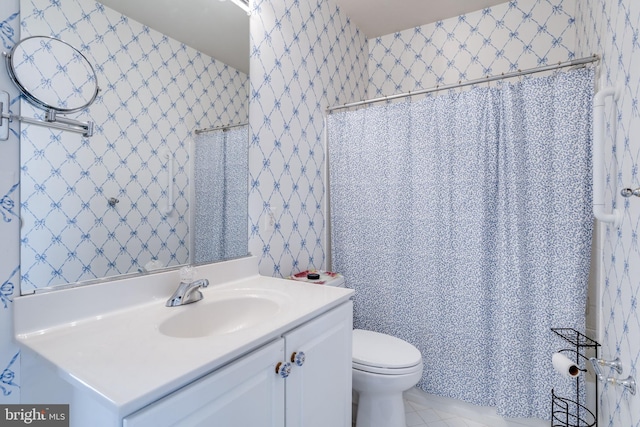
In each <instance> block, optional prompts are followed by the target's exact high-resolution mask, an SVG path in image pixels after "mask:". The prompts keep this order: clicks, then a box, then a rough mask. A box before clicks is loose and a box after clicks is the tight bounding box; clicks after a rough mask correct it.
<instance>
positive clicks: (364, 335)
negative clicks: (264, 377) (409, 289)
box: [291, 271, 422, 427]
mask: <svg viewBox="0 0 640 427" xmlns="http://www.w3.org/2000/svg"><path fill="white" fill-rule="evenodd" d="M291 278H292V279H295V280H303V281H308V282H314V283H319V284H325V285H327V286H337V287H344V286H345V281H344V277H343V276H341V275H336V274H335V273H326V272H316V271H314V272H313V273H311V274H309V272H307V271H304V272H301V273H298V274H297V275H295V276H292V277H291ZM352 357H353V360H352V366H353V369H352V374H353V385H352V387H353V389H354V390H355V391H356V392H358V395H359V399H358V414H357V416H356V427H406V420H405V414H404V401H403V399H402V392H404V391H405V390H408V389H410V388H411V387H413V386H415V385H416V383H417V382H418V381H420V378H422V355H421V354H420V351H419V350H418V349H417V348H415V347H414V346H413V345H411V344H409V343H408V342H406V341H403V340H401V339H400V338H396V337H392V336H391V335H386V334H381V333H379V332H373V331H365V330H362V329H354V330H353V356H352Z"/></svg>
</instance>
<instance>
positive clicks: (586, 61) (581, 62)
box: [326, 55, 600, 113]
mask: <svg viewBox="0 0 640 427" xmlns="http://www.w3.org/2000/svg"><path fill="white" fill-rule="evenodd" d="M599 60H600V56H598V55H593V56H588V57H585V58H580V59H573V60H571V61H565V62H558V63H557V64H552V65H543V66H540V67H535V68H529V69H526V70H518V71H513V72H511V73H502V74H498V75H494V76H487V77H482V78H480V79H475V80H467V81H466V82H458V83H454V84H450V85H444V86H435V87H432V88H429V89H422V90H417V91H415V92H406V93H399V94H397V95H389V96H382V97H380V98H372V99H365V100H363V101H356V102H350V103H348V104H342V105H334V106H333V107H327V110H326V112H327V113H330V112H332V111H335V110H341V109H343V108H349V107H357V106H360V105H365V104H373V103H375V102H382V101H390V100H392V99H398V98H406V97H408V96H414V95H422V94H425V93H431V92H437V91H440V90H447V89H455V88H459V87H464V86H470V85H476V84H481V83H488V82H493V81H495V80H502V79H508V78H511V77H519V76H525V75H527V74H533V73H541V72H543V71H551V70H556V69H559V68H565V67H573V66H576V65H584V64H589V63H591V62H597V61H599Z"/></svg>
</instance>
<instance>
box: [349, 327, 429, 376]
mask: <svg viewBox="0 0 640 427" xmlns="http://www.w3.org/2000/svg"><path fill="white" fill-rule="evenodd" d="M353 369H357V370H359V371H365V372H370V373H376V374H383V375H403V374H410V373H414V372H416V371H418V370H422V355H421V354H420V351H419V350H418V349H417V348H415V347H414V346H413V345H411V344H409V343H408V342H406V341H403V340H401V339H399V338H396V337H393V336H391V335H387V334H382V333H379V332H374V331H366V330H363V329H354V330H353Z"/></svg>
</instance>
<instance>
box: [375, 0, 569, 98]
mask: <svg viewBox="0 0 640 427" xmlns="http://www.w3.org/2000/svg"><path fill="white" fill-rule="evenodd" d="M576 1H577V0H518V1H510V2H506V3H504V4H501V5H497V6H494V7H492V8H487V9H483V10H480V11H477V12H472V13H468V14H466V15H461V16H458V17H457V18H453V19H447V20H444V21H438V22H436V23H433V24H428V25H423V26H420V27H416V28H413V29H410V30H405V31H401V32H397V33H393V34H389V35H386V36H382V37H378V38H375V39H371V40H369V76H370V77H369V97H370V98H375V97H379V96H385V95H392V94H394V93H403V92H409V91H415V90H419V89H426V88H431V87H435V86H441V85H448V84H454V83H457V82H459V81H466V80H474V79H479V78H482V77H485V76H488V75H495V74H500V73H503V72H505V73H506V72H511V71H517V70H518V69H525V68H532V67H537V66H540V65H548V64H552V63H556V62H560V61H567V60H569V59H573V58H574V56H575V54H574V44H575V19H574V12H575V5H576Z"/></svg>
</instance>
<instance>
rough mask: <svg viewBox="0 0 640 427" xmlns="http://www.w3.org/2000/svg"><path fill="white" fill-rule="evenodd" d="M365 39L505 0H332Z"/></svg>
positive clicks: (472, 10)
mask: <svg viewBox="0 0 640 427" xmlns="http://www.w3.org/2000/svg"><path fill="white" fill-rule="evenodd" d="M335 1H336V3H338V5H339V6H340V9H341V10H342V11H343V12H344V13H345V14H346V15H347V16H348V17H350V18H351V20H352V21H353V22H354V23H355V24H356V26H357V27H358V28H360V30H361V31H362V32H364V34H365V35H366V36H367V38H368V39H370V38H374V37H380V36H384V35H386V34H391V33H395V32H398V31H402V30H407V29H409V28H413V27H418V26H420V25H425V24H430V23H432V22H436V21H442V20H444V19H447V18H453V17H455V16H459V15H464V14H467V13H470V12H475V11H477V10H481V9H485V8H487V7H491V6H495V5H497V4H501V3H505V2H506V0H335Z"/></svg>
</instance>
